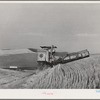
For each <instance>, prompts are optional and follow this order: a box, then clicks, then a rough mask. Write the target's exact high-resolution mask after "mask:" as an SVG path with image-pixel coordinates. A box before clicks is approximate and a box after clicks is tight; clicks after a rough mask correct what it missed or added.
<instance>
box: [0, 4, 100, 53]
mask: <svg viewBox="0 0 100 100" xmlns="http://www.w3.org/2000/svg"><path fill="white" fill-rule="evenodd" d="M52 44H54V45H56V46H57V47H58V50H61V51H68V52H73V51H80V50H83V49H88V50H89V51H90V52H91V53H100V4H43V3H41V4H32V3H30V4H15V3H14V4H1V3H0V49H4V48H6V49H7V48H11V49H12V48H17V49H18V48H39V46H40V45H52Z"/></svg>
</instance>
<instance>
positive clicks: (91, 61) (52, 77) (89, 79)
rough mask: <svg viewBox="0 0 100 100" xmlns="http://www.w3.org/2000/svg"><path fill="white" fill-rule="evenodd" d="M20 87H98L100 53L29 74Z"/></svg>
mask: <svg viewBox="0 0 100 100" xmlns="http://www.w3.org/2000/svg"><path fill="white" fill-rule="evenodd" d="M22 88H32V89H82V88H83V89H93V88H100V55H99V56H97V55H93V56H91V57H89V58H85V59H81V60H78V61H74V62H71V63H67V64H63V65H57V66H54V67H53V68H48V69H45V70H44V71H42V72H40V73H38V74H37V75H33V76H31V77H30V78H29V79H28V80H27V81H26V82H25V83H24V84H22Z"/></svg>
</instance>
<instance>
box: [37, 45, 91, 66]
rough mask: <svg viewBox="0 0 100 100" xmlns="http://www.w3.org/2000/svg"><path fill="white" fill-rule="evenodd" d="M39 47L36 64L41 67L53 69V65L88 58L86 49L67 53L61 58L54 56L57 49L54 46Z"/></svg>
mask: <svg viewBox="0 0 100 100" xmlns="http://www.w3.org/2000/svg"><path fill="white" fill-rule="evenodd" d="M40 47H41V48H42V50H39V51H38V57H37V62H38V64H39V65H41V66H44V65H50V66H51V67H53V65H57V64H64V63H68V62H72V61H75V60H79V59H83V58H86V57H89V56H90V54H89V51H88V50H87V49H86V50H82V51H79V52H74V53H67V54H66V55H65V56H64V57H61V56H55V52H56V51H55V48H57V47H56V46H54V45H52V46H40Z"/></svg>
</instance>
